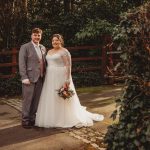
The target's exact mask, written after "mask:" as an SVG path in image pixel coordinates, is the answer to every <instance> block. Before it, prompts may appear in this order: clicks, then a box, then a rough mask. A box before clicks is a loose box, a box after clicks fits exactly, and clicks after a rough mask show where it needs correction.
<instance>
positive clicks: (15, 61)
mask: <svg viewBox="0 0 150 150" xmlns="http://www.w3.org/2000/svg"><path fill="white" fill-rule="evenodd" d="M12 64H13V66H12V74H15V73H16V72H17V66H16V64H17V49H16V48H13V49H12Z"/></svg>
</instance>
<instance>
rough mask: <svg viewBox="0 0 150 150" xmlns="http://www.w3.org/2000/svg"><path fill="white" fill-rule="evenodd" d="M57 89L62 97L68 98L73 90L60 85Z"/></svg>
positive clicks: (72, 93)
mask: <svg viewBox="0 0 150 150" xmlns="http://www.w3.org/2000/svg"><path fill="white" fill-rule="evenodd" d="M57 91H58V95H59V96H60V97H62V98H63V99H69V98H70V97H72V96H73V95H74V91H73V90H72V89H70V88H64V87H61V88H60V89H58V90H57Z"/></svg>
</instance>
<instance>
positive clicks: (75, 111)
mask: <svg viewBox="0 0 150 150" xmlns="http://www.w3.org/2000/svg"><path fill="white" fill-rule="evenodd" d="M46 60H47V63H48V66H47V70H46V76H45V81H44V85H43V89H42V93H41V97H40V101H39V106H38V110H37V114H36V120H35V125H36V126H39V127H45V128H49V127H62V128H67V127H73V126H75V127H82V126H92V125H93V121H102V120H103V119H104V117H103V115H100V114H94V113H90V112H88V111H87V110H86V108H85V107H83V106H81V104H80V101H79V98H78V96H77V94H76V91H75V87H74V84H73V82H72V77H71V56H70V53H69V51H68V50H66V49H64V48H63V49H62V50H60V51H59V52H57V53H55V54H53V55H49V54H47V56H46ZM66 80H70V88H71V89H72V90H73V91H74V92H75V94H74V95H73V97H71V98H70V99H69V100H64V99H63V98H61V97H60V96H59V95H58V93H57V90H58V89H60V88H61V87H62V85H63V84H64V83H65V81H66Z"/></svg>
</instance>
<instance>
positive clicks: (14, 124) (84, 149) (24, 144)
mask: <svg viewBox="0 0 150 150" xmlns="http://www.w3.org/2000/svg"><path fill="white" fill-rule="evenodd" d="M120 90H121V89H120V88H116V87H115V88H113V89H112V90H109V91H107V92H103V93H82V94H79V98H80V101H81V104H82V105H84V106H87V108H88V110H89V111H91V112H96V113H100V114H103V115H104V116H105V119H104V121H102V122H97V123H95V124H94V126H92V127H88V128H85V127H83V128H80V129H77V128H71V129H62V128H52V129H43V128H34V129H31V130H27V129H23V128H22V127H21V126H20V111H21V99H20V98H11V99H6V98H1V101H0V120H2V121H3V122H1V123H0V136H1V137H3V138H2V139H0V146H1V147H0V150H15V149H20V150H28V149H29V150H30V149H31V150H32V149H33V150H34V149H36V150H73V149H79V150H104V149H105V145H104V143H103V137H104V135H105V132H106V131H107V126H108V125H109V124H111V123H112V120H111V119H110V118H109V116H110V114H111V112H112V110H113V109H114V108H115V104H114V102H113V98H114V99H115V97H116V96H118V95H119V93H120ZM14 108H15V109H14ZM43 145H45V146H43Z"/></svg>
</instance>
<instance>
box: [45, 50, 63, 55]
mask: <svg viewBox="0 0 150 150" xmlns="http://www.w3.org/2000/svg"><path fill="white" fill-rule="evenodd" d="M61 51H65V50H63V49H62V50H59V51H58V52H56V53H53V54H51V55H50V54H48V53H47V55H48V56H53V55H56V54H60V52H61Z"/></svg>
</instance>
